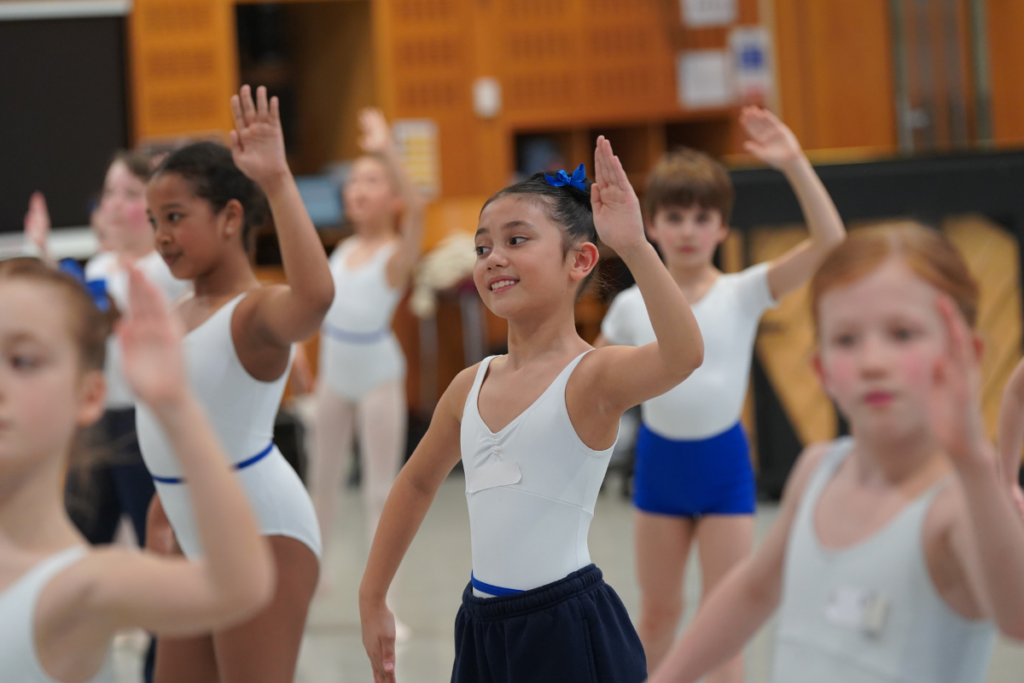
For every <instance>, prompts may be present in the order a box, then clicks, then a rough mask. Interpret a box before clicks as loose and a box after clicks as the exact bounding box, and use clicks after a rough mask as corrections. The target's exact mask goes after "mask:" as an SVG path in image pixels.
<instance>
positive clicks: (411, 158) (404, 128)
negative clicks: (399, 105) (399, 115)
mask: <svg viewBox="0 0 1024 683" xmlns="http://www.w3.org/2000/svg"><path fill="white" fill-rule="evenodd" d="M391 135H392V137H393V138H394V140H395V146H396V147H397V148H398V153H399V154H400V155H401V157H402V163H403V164H404V165H405V170H406V172H407V173H408V174H409V178H410V179H412V182H413V184H414V185H416V187H417V189H419V191H420V193H421V194H422V195H423V197H424V198H425V199H428V200H429V199H433V198H434V197H437V196H438V195H439V194H441V160H440V154H439V152H438V132H437V124H436V123H435V122H434V121H431V120H430V119H398V120H397V121H395V122H394V123H393V124H392V126H391Z"/></svg>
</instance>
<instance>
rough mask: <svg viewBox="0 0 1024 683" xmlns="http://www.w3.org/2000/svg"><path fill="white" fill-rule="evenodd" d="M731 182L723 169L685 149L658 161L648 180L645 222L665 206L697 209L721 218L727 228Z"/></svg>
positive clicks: (712, 160)
mask: <svg viewBox="0 0 1024 683" xmlns="http://www.w3.org/2000/svg"><path fill="white" fill-rule="evenodd" d="M733 195H734V193H733V189H732V181H731V180H730V179H729V172H728V171H726V170H725V166H723V165H722V164H720V163H718V162H717V161H715V160H714V159H713V158H711V157H710V156H708V155H707V154H705V153H704V152H698V151H697V150H695V149H689V148H687V147H683V148H680V149H678V150H676V151H674V152H670V153H668V154H666V155H665V156H663V157H662V158H661V161H659V162H658V165H657V166H655V167H654V170H653V171H651V174H650V175H649V176H648V178H647V191H646V192H645V193H644V211H645V213H646V214H647V220H648V221H650V222H652V223H653V222H654V214H655V213H657V211H658V209H661V208H663V207H666V206H680V207H689V206H693V205H695V204H696V205H697V206H700V207H701V208H703V209H715V210H717V211H718V212H719V213H720V214H722V225H728V224H729V217H730V215H731V214H732V201H733Z"/></svg>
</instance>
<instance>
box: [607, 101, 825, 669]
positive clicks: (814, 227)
mask: <svg viewBox="0 0 1024 683" xmlns="http://www.w3.org/2000/svg"><path fill="white" fill-rule="evenodd" d="M740 123H741V124H742V125H743V127H744V129H745V130H746V131H747V135H748V137H749V140H748V141H747V142H746V145H745V147H746V149H747V150H748V151H750V152H752V153H753V154H755V155H756V156H758V157H759V158H760V159H762V160H763V161H765V162H766V163H768V164H769V165H771V166H773V167H775V168H778V169H779V170H781V171H782V172H783V173H784V174H785V175H786V177H787V179H788V180H789V182H790V184H791V185H792V186H793V189H794V191H795V192H796V195H797V198H798V199H799V201H800V206H801V208H802V209H803V211H804V215H805V216H806V217H807V226H808V228H809V230H810V237H809V238H808V239H807V240H805V241H804V242H802V243H801V244H799V245H797V246H796V247H794V248H793V249H791V250H790V251H789V252H787V253H786V254H784V255H783V256H781V257H780V258H778V259H776V260H775V261H772V262H771V263H762V264H758V265H756V266H753V267H751V268H748V269H746V270H744V271H743V272H741V273H735V274H723V273H720V272H719V271H718V269H717V268H715V266H714V264H713V263H712V259H713V257H714V253H715V250H716V248H717V247H718V245H719V244H721V242H722V240H724V239H725V237H726V234H727V232H728V221H729V213H730V210H731V208H732V198H733V189H732V184H731V182H730V180H729V175H728V172H727V171H726V170H725V168H723V167H722V166H721V165H720V164H718V163H717V162H715V161H714V160H712V159H711V158H710V157H708V156H707V155H704V154H701V153H699V152H695V151H692V150H685V151H682V152H678V153H675V154H670V155H668V156H666V157H665V158H664V159H663V160H662V161H661V163H659V164H658V166H657V167H656V168H655V169H654V171H653V172H652V173H651V176H650V179H649V180H648V187H647V194H646V196H645V199H644V201H645V203H646V209H647V220H648V226H647V234H648V236H649V237H650V238H651V240H653V241H654V242H655V243H657V244H658V247H659V249H660V251H661V254H662V258H664V260H665V265H666V267H667V268H668V270H669V272H670V273H671V274H672V277H673V279H674V280H675V282H676V284H677V286H678V287H679V289H680V290H681V291H682V292H683V294H684V296H685V297H686V300H687V301H689V302H690V305H691V306H692V307H693V314H694V315H695V316H696V318H697V323H698V324H699V325H700V329H701V334H702V335H703V337H704V340H705V348H706V353H705V357H704V365H702V366H701V367H700V369H698V370H697V371H696V372H695V373H694V374H693V376H692V377H690V378H689V379H688V380H686V382H684V383H683V384H681V385H679V386H678V387H675V388H674V389H672V390H671V391H668V392H666V393H665V394H664V395H662V396H658V397H657V398H652V399H651V400H649V401H646V402H645V403H644V404H643V406H642V407H641V409H642V413H643V423H642V425H641V427H640V431H639V434H638V437H637V443H636V466H635V471H634V474H635V477H634V490H635V494H634V498H633V501H634V504H635V506H636V515H635V531H636V567H637V577H638V578H639V582H640V596H641V599H640V623H639V628H638V630H639V631H640V638H641V640H643V643H644V649H645V651H646V652H647V658H648V662H649V663H650V665H651V667H652V668H654V667H656V666H657V665H658V663H659V662H660V661H661V658H662V657H664V655H665V653H666V652H667V651H668V648H669V646H670V645H671V644H672V639H673V637H674V636H675V632H676V627H677V626H678V623H679V619H680V618H681V616H682V614H683V586H684V583H685V581H684V578H685V571H686V564H687V557H688V555H689V552H690V547H691V545H692V544H693V541H694V540H696V543H697V547H698V549H699V556H700V561H701V577H702V580H703V590H704V591H705V593H707V591H709V590H711V589H712V588H713V587H714V586H715V584H717V583H718V581H719V580H721V579H722V578H723V577H724V576H725V575H726V573H728V571H729V569H730V568H731V567H732V566H733V565H734V564H736V563H737V562H739V561H740V560H741V559H743V558H744V557H746V556H747V555H749V554H750V551H751V550H752V548H753V535H754V522H753V514H754V499H755V490H754V472H753V468H752V467H751V463H750V450H749V448H748V446H747V438H746V435H745V433H744V431H743V427H742V425H740V421H739V420H740V412H741V410H742V407H743V400H744V398H745V396H746V393H747V380H748V377H749V375H750V362H751V356H752V353H753V346H754V337H755V335H756V333H757V326H758V321H759V320H760V318H761V315H762V314H763V313H764V311H765V310H766V309H768V308H770V307H771V306H774V305H775V302H776V301H777V300H778V299H779V298H781V297H782V296H784V295H785V294H787V293H788V292H790V291H792V290H793V289H795V288H796V287H798V286H800V285H801V284H803V283H804V282H805V281H806V280H807V279H808V278H809V277H810V276H811V273H813V272H814V268H815V267H816V266H817V264H818V263H820V262H821V260H822V259H823V258H824V257H825V255H826V254H828V252H829V251H830V250H831V249H832V248H834V247H835V245H836V244H838V243H840V242H841V241H842V240H843V237H844V235H845V230H844V228H843V223H842V221H841V220H840V218H839V214H838V212H837V211H836V209H835V206H834V205H833V204H832V200H831V199H830V198H829V196H828V192H827V191H826V190H825V188H824V186H823V185H822V184H821V181H820V180H819V179H818V176H817V174H815V172H814V169H813V168H812V167H811V164H810V162H808V160H807V157H805V156H804V154H803V152H802V151H801V149H800V144H799V143H798V142H797V140H796V138H795V137H794V136H793V134H792V133H791V132H790V131H789V129H788V128H787V127H786V126H785V125H784V124H783V123H782V122H781V121H779V120H778V119H777V118H775V116H773V115H772V114H771V113H769V112H767V111H765V110H762V109H758V108H753V107H750V108H747V109H745V110H744V111H743V113H742V115H741V117H740ZM601 333H602V337H601V338H600V339H599V340H598V341H597V345H598V346H600V345H602V344H606V343H607V344H628V345H632V346H639V345H641V344H647V343H649V342H650V341H651V340H653V339H654V333H653V330H652V328H651V323H650V321H649V320H648V317H647V313H646V311H645V310H644V306H643V299H642V298H641V296H640V292H639V291H637V289H636V288H632V289H629V290H626V291H625V292H622V293H621V294H619V296H618V297H616V299H615V301H614V302H613V303H612V306H611V308H610V309H609V311H608V315H607V316H606V317H605V319H604V321H603V323H602V325H601ZM708 680H709V681H711V682H712V683H739V682H741V681H742V680H743V661H742V659H741V658H739V657H737V658H736V659H734V660H733V661H731V662H729V663H728V664H727V665H726V666H725V667H723V668H722V669H721V670H719V671H715V672H712V674H711V675H710V676H709V678H708Z"/></svg>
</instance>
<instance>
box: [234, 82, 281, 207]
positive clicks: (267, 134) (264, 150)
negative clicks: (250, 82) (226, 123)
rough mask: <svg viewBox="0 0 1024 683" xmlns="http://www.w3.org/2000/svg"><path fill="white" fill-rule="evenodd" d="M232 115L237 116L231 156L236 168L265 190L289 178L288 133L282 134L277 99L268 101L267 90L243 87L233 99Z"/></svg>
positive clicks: (273, 98) (261, 87)
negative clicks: (286, 149) (253, 93)
mask: <svg viewBox="0 0 1024 683" xmlns="http://www.w3.org/2000/svg"><path fill="white" fill-rule="evenodd" d="M231 113H232V114H234V117H235V130H233V131H231V154H232V156H233V157H234V159H235V165H236V166H238V168H239V169H240V170H241V171H242V173H244V174H245V175H247V176H249V177H250V178H252V179H253V180H255V181H256V183H257V184H258V185H260V187H262V188H263V189H264V190H266V189H267V188H268V186H272V185H273V184H274V183H276V182H278V181H280V180H281V179H283V178H286V177H288V175H289V174H290V173H291V171H289V169H288V159H287V157H286V156H285V152H284V133H283V132H282V131H281V111H280V104H279V102H278V99H277V98H276V97H272V98H270V101H269V102H268V101H267V89H266V88H265V87H263V86H262V85H261V86H260V87H258V88H257V89H256V100H255V101H253V98H252V89H251V88H250V87H249V86H247V85H243V86H242V89H241V91H239V93H238V94H237V95H232V96H231Z"/></svg>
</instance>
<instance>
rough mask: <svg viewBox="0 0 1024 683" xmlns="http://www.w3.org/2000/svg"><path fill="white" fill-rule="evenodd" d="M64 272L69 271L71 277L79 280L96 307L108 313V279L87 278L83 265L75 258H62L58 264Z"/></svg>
mask: <svg viewBox="0 0 1024 683" xmlns="http://www.w3.org/2000/svg"><path fill="white" fill-rule="evenodd" d="M57 267H58V268H60V270H61V272H62V273H67V274H68V275H70V276H71V277H73V278H75V279H76V280H78V282H79V284H81V285H82V287H84V288H85V291H86V292H88V293H89V298H90V299H92V302H93V303H94V304H95V305H96V308H98V309H100V311H101V312H103V313H106V312H107V311H109V310H110V299H108V298H107V281H106V280H86V279H85V271H84V270H82V266H81V265H79V263H78V261H76V260H75V259H73V258H66V259H61V262H60V263H58V264H57Z"/></svg>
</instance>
